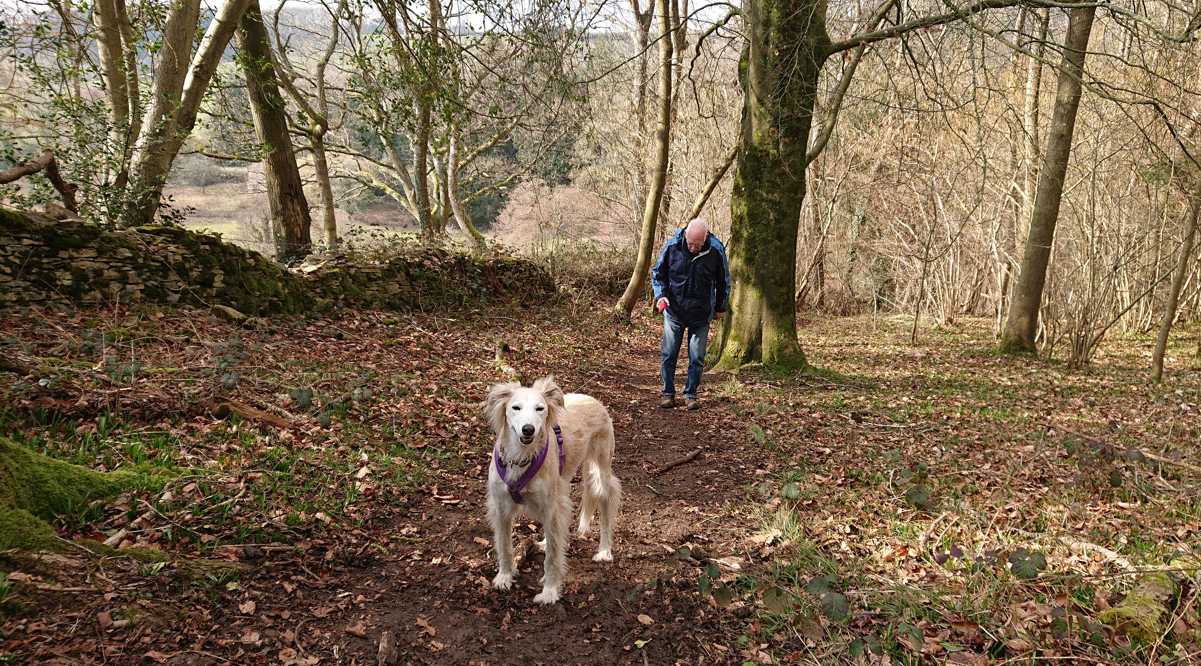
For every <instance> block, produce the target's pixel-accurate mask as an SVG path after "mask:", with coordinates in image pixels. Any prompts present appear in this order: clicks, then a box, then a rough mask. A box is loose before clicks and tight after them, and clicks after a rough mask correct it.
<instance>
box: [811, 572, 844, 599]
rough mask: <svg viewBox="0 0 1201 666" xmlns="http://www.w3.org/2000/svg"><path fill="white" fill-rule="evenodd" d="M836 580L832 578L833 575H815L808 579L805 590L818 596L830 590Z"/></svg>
mask: <svg viewBox="0 0 1201 666" xmlns="http://www.w3.org/2000/svg"><path fill="white" fill-rule="evenodd" d="M837 582H838V581H836V580H835V579H834V576H830V575H825V576H817V577H816V578H814V579H813V580H811V581H809V584H808V585H806V586H805V591H806V592H808V593H809V594H812V595H813V596H815V597H820V596H822V595H823V594H826V593H827V592H830V591H831V590H832V589H833V588H834V585H835V584H836V583H837Z"/></svg>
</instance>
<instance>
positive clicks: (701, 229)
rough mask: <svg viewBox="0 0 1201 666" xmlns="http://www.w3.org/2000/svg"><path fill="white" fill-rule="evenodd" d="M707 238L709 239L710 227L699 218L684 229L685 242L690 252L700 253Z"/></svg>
mask: <svg viewBox="0 0 1201 666" xmlns="http://www.w3.org/2000/svg"><path fill="white" fill-rule="evenodd" d="M707 238H709V225H708V224H705V221H704V220H702V219H701V218H699V217H698V218H696V219H695V220H692V221H691V222H689V223H688V226H687V227H684V242H686V243H688V251H689V252H693V253H695V252H700V249H701V247H703V246H704V245H705V239H707Z"/></svg>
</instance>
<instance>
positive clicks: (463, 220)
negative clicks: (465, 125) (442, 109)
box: [446, 129, 487, 252]
mask: <svg viewBox="0 0 1201 666" xmlns="http://www.w3.org/2000/svg"><path fill="white" fill-rule="evenodd" d="M446 193H447V197H448V198H449V200H450V210H451V212H452V213H453V214H454V217H455V222H456V223H457V224H458V225H459V229H460V230H461V231H462V232H463V235H464V236H466V237H467V238H468V239H469V240H470V241H471V244H472V245H473V246H474V247H475V249H476V250H477V251H479V252H483V251H484V250H485V249H487V244H486V243H485V242H484V235H483V234H481V233H480V232H479V229H476V228H475V224H473V223H472V222H471V215H469V214H468V212H467V209H466V208H464V207H463V201H462V199H460V198H459V137H458V134H457V133H455V130H453V129H452V131H451V136H450V147H449V150H448V151H447V155H446Z"/></svg>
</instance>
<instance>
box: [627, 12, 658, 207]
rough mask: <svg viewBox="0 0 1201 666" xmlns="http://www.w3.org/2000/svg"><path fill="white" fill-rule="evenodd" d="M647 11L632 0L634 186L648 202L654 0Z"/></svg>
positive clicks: (637, 194)
mask: <svg viewBox="0 0 1201 666" xmlns="http://www.w3.org/2000/svg"><path fill="white" fill-rule="evenodd" d="M649 2H650V3H651V4H650V6H649V7H647V8H646V11H645V12H644V11H642V7H641V3H640V2H639V0H630V9H632V10H633V12H634V25H635V28H636V34H637V43H636V44H635V46H636V47H637V49H638V79H637V81H636V83H637V85H638V90H637V92H636V95H635V97H634V100H635V101H634V122H635V124H636V127H637V132H636V134H635V137H634V139H635V140H634V187H635V190H636V191H635V193H634V194H635V196H636V197H637V200H638V201H641V202H644V203H645V202H646V197H647V192H648V190H647V186H646V155H645V152H646V70H647V61H648V58H647V56H646V51H647V48H648V47H649V45H650V33H651V21H652V20H653V19H654V17H655V12H654V0H649Z"/></svg>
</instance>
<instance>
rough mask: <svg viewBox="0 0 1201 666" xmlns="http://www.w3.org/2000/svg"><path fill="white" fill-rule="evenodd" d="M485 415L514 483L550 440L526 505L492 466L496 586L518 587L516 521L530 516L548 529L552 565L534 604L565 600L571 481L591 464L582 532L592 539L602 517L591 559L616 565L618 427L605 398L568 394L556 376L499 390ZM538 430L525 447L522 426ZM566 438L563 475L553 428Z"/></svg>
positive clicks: (524, 493) (545, 567) (491, 519)
mask: <svg viewBox="0 0 1201 666" xmlns="http://www.w3.org/2000/svg"><path fill="white" fill-rule="evenodd" d="M484 415H485V417H486V418H487V419H488V422H489V423H490V424H491V426H492V430H493V431H494V432H495V433H496V438H497V440H496V441H497V445H498V446H499V447H500V455H501V458H502V459H503V460H505V462H506V465H507V466H508V474H510V478H514V477H517V478H519V477H520V476H521V474H523V473H524V472H525V470H526V469H527V468H528V466H529V464H530V463H531V462H532V461H533V459H534V457H535V456H536V455H537V454H538V451H539V450H540V449H541V447H542V446H543V445H545V444H546V443H547V442H548V441H549V442H550V447H551V448H550V449H549V450H548V451H547V453H546V460H545V461H544V462H543V464H542V468H541V469H539V470H538V473H537V474H536V475H535V476H534V478H533V479H531V480H530V482H529V484H528V485H527V486H526V487H525V489H524V490H522V491H521V495H522V503H521V504H517V503H515V502H514V501H513V499H512V497H511V496H510V495H509V490H508V488H507V487H506V486H505V482H504V481H502V480H501V478H500V475H499V473H498V472H497V470H496V465H495V464H494V463H492V464H489V465H488V469H489V472H488V520H489V522H491V523H492V533H493V536H494V537H495V544H496V561H497V565H498V569H499V571H498V573H497V574H496V577H495V578H493V579H492V587H494V588H496V589H499V590H507V589H509V588H510V587H511V586H512V585H513V517H514V515H515V514H516V512H517V511H519V510H520V511H524V512H525V513H526V514H527V515H529V516H530V517H531V518H533V519H535V520H537V521H539V522H541V523H542V529H543V533H544V534H545V537H546V538H545V550H546V559H545V562H544V564H543V574H542V592H541V593H539V594H538V595H537V596H535V597H534V601H536V602H538V603H543V604H553V603H555V602H556V601H558V599H559V596H560V593H561V588H562V585H563V582H564V580H565V578H566V576H567V541H568V534H567V523H568V521H569V520H570V516H571V480H572V478H573V477H574V476H575V473H576V470H579V469H580V468H581V466H582V465H584V464H585V463H587V467H586V468H584V473H583V501H582V502H581V505H580V519H579V525H578V527H577V531H578V533H579V534H580V535H581V536H582V535H585V534H587V532H588V529H589V527H590V525H591V521H592V514H593V513H595V512H598V511H599V513H600V546H599V547H598V548H597V551H596V555H594V556H593V557H592V559H593V560H595V561H597V562H608V561H611V560H612V559H613V529H614V524H615V522H616V520H617V512H618V510H619V509H620V506H621V482H620V481H618V480H617V477H616V476H614V475H613V448H614V439H613V421H612V419H610V418H609V412H608V411H607V410H606V409H605V406H604V405H602V404H601V403H600V402H599V401H598V400H596V399H595V398H592V397H590V396H586V395H583V394H579V393H568V394H566V395H564V394H563V390H562V389H560V388H559V385H558V384H556V383H555V380H554V378H553V377H543V378H542V379H539V380H538V381H536V382H534V385H533V387H523V386H522V385H521V384H518V383H516V382H511V383H508V384H496V385H494V386H493V387H492V390H491V391H490V392H489V393H488V398H487V399H486V400H485V401H484ZM527 424H528V425H530V426H533V428H534V433H533V436H532V438H530V440H529V441H528V442H523V441H522V434H521V433H522V427H523V426H524V425H527ZM555 425H558V426H559V428H560V430H561V432H562V433H563V446H564V450H565V451H566V463H565V465H564V467H563V471H562V473H560V471H559V459H558V455H559V454H558V450H557V446H558V445H557V444H556V443H555V436H554V430H553V428H554V426H555Z"/></svg>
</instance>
